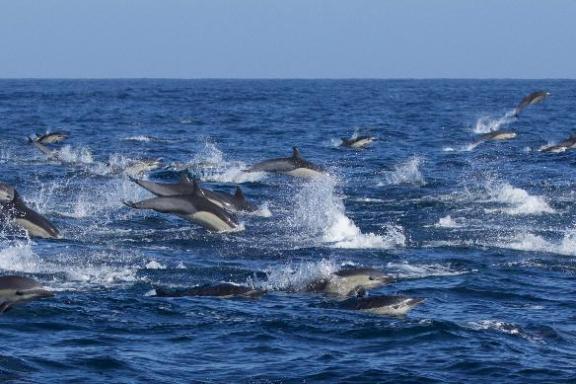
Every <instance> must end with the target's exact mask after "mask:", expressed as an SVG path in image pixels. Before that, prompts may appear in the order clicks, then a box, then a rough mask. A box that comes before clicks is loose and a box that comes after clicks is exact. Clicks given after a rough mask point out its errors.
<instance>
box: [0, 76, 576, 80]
mask: <svg viewBox="0 0 576 384" xmlns="http://www.w3.org/2000/svg"><path fill="white" fill-rule="evenodd" d="M5 80H225V81H234V80H238V81H242V80H245V81H246V80H252V81H253V80H262V81H274V80H276V81H282V80H284V81H285V80H304V81H305V80H340V81H346V80H388V81H389V80H405V81H406V80H513V81H534V80H576V77H534V78H531V77H209V76H208V77H33V76H32V77H0V81H5Z"/></svg>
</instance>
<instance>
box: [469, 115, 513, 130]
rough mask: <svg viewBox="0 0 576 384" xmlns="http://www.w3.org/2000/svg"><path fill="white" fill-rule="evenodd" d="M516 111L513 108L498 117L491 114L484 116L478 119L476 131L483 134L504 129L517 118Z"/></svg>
mask: <svg viewBox="0 0 576 384" xmlns="http://www.w3.org/2000/svg"><path fill="white" fill-rule="evenodd" d="M514 113H515V110H511V111H508V112H506V113H505V114H504V115H503V116H501V117H497V118H494V117H491V116H483V117H481V118H479V119H478V120H477V121H476V125H475V126H474V133H477V134H482V133H489V132H492V131H497V130H499V129H502V127H505V126H506V125H508V124H510V123H511V122H513V121H514V120H516V117H514Z"/></svg>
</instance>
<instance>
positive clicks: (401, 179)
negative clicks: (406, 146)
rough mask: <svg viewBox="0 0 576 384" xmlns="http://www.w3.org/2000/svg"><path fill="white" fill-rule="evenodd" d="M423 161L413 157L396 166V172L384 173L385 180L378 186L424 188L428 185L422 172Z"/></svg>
mask: <svg viewBox="0 0 576 384" xmlns="http://www.w3.org/2000/svg"><path fill="white" fill-rule="evenodd" d="M421 163H422V160H421V159H420V158H419V157H417V156H414V157H411V158H410V159H408V160H407V161H405V162H403V163H401V164H398V165H396V166H394V170H392V171H388V172H384V180H383V181H380V182H379V183H378V186H379V187H381V186H384V185H400V184H409V185H417V186H422V185H426V181H425V180H424V176H423V175H422V172H421V171H420V164H421Z"/></svg>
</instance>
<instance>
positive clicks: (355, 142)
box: [340, 136, 376, 149]
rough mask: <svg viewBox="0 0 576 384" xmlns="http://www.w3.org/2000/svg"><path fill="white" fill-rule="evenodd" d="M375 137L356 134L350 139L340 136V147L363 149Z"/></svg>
mask: <svg viewBox="0 0 576 384" xmlns="http://www.w3.org/2000/svg"><path fill="white" fill-rule="evenodd" d="M374 140H376V138H375V137H374V136H358V137H354V138H351V139H346V138H344V137H343V138H342V144H340V146H341V147H348V148H354V149H363V148H366V147H367V146H368V145H369V144H371V143H372V142H373V141H374Z"/></svg>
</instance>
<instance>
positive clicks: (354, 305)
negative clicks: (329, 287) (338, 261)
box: [338, 295, 424, 316]
mask: <svg viewBox="0 0 576 384" xmlns="http://www.w3.org/2000/svg"><path fill="white" fill-rule="evenodd" d="M423 301H424V299H418V298H411V297H408V296H384V295H379V296H367V297H351V298H349V299H346V300H343V301H340V302H339V303H338V307H339V308H341V309H348V310H353V311H363V312H369V313H374V314H377V315H393V316H399V315H405V314H406V313H408V311H409V310H411V309H412V308H414V307H415V306H416V305H418V304H420V303H422V302H423Z"/></svg>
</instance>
